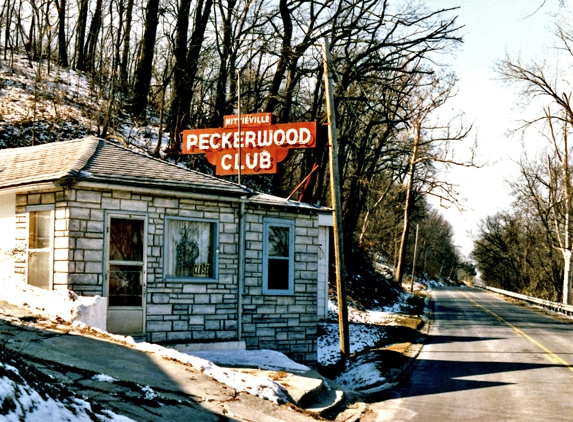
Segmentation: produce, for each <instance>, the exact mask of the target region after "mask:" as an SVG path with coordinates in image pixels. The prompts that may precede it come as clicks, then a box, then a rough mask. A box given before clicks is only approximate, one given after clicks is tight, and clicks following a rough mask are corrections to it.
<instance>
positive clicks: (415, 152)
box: [396, 74, 476, 284]
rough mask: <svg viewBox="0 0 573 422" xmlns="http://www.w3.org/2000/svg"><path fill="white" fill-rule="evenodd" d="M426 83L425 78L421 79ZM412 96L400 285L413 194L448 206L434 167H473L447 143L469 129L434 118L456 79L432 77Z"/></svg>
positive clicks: (449, 196) (445, 187)
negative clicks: (444, 202) (460, 159)
mask: <svg viewBox="0 0 573 422" xmlns="http://www.w3.org/2000/svg"><path fill="white" fill-rule="evenodd" d="M423 79H426V78H423ZM428 79H429V80H427V82H426V83H425V84H420V85H419V88H417V89H416V90H414V91H413V92H412V97H411V100H410V109H411V115H410V120H409V122H410V128H409V131H408V139H407V140H408V143H409V144H410V145H411V152H410V156H409V160H408V175H407V178H406V185H405V187H404V190H405V195H406V198H405V200H404V220H403V229H402V237H401V240H400V252H399V255H398V264H397V268H396V281H397V282H398V283H399V284H400V283H401V282H402V278H403V276H404V268H405V257H406V245H407V241H408V233H409V230H410V217H411V213H412V206H413V198H414V196H413V194H414V191H415V190H417V191H418V192H424V193H425V194H430V195H436V196H439V197H441V198H443V199H446V200H448V201H450V202H454V203H455V202H456V196H455V192H454V191H453V190H452V189H451V184H449V183H448V182H446V181H441V180H440V179H439V178H438V177H437V176H436V169H435V166H436V165H439V164H441V165H445V166H452V165H459V166H475V165H476V164H475V163H474V159H473V154H472V156H471V157H470V158H469V159H467V160H463V161H458V160H456V159H455V157H454V156H453V154H452V150H451V146H450V145H451V143H452V142H457V141H463V140H464V139H466V138H467V136H468V134H469V132H470V130H471V127H469V128H466V127H464V126H463V124H460V123H458V122H454V121H453V119H450V120H447V121H446V122H445V124H444V123H440V120H439V118H438V117H439V116H437V114H438V112H439V110H440V108H441V107H442V106H443V105H444V104H446V102H447V101H448V100H449V99H450V98H451V96H452V94H453V90H454V87H455V82H456V79H455V77H454V76H453V75H452V74H450V75H443V76H442V75H439V76H438V75H435V76H433V77H430V78H428Z"/></svg>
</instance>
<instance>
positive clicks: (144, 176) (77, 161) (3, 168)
mask: <svg viewBox="0 0 573 422" xmlns="http://www.w3.org/2000/svg"><path fill="white" fill-rule="evenodd" d="M76 180H79V181H91V182H99V183H105V184H118V185H128V186H137V187H150V188H161V189H168V190H177V191H186V192H198V193H211V194H217V195H228V196H242V195H249V196H250V195H252V194H253V192H252V191H251V190H249V189H247V188H246V187H243V186H241V185H238V184H236V183H232V182H229V181H227V180H224V179H219V178H216V177H213V176H209V175H206V174H203V173H199V172H196V171H192V170H187V169H184V168H182V167H179V166H176V165H174V164H170V163H167V162H165V161H162V160H159V159H156V158H153V157H150V156H147V155H143V154H139V153H137V152H134V151H132V150H130V149H127V148H124V147H122V146H120V145H118V144H116V143H114V142H111V141H106V140H103V139H99V138H96V137H88V138H84V139H76V140H72V141H63V142H55V143H50V144H44V145H38V146H32V147H23V148H12V149H4V150H1V151H0V189H3V188H11V187H24V186H26V185H33V184H38V183H44V182H55V183H61V184H63V183H69V182H74V181H76Z"/></svg>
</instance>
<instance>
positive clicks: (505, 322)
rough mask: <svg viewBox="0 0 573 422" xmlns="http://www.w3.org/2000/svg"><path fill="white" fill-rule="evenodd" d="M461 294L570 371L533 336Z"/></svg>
mask: <svg viewBox="0 0 573 422" xmlns="http://www.w3.org/2000/svg"><path fill="white" fill-rule="evenodd" d="M462 294H463V295H464V296H465V297H466V298H467V299H468V300H469V301H470V302H472V303H473V304H474V305H476V306H477V307H478V308H481V309H483V310H484V311H486V312H487V313H489V314H491V315H493V316H494V317H495V318H497V319H498V320H499V321H501V322H503V323H504V324H507V325H508V326H510V327H511V328H512V329H513V331H515V333H516V334H517V335H518V336H521V337H525V338H526V339H528V340H529V341H530V342H532V343H533V344H535V345H536V346H537V347H539V348H540V349H542V350H543V351H544V352H546V353H547V355H546V357H547V358H548V359H549V360H550V361H552V362H554V363H560V364H562V365H563V366H566V367H567V368H569V370H570V371H573V366H571V365H569V364H568V363H567V362H566V361H564V360H563V359H561V358H560V357H559V356H557V355H556V354H555V353H553V352H552V351H551V350H549V349H548V348H547V347H545V346H544V345H543V344H541V343H539V342H538V341H537V340H535V339H534V338H532V337H530V336H528V335H527V334H525V333H524V332H523V331H521V330H520V329H519V328H517V327H516V326H514V325H512V324H511V323H509V322H507V321H506V320H505V319H503V318H502V317H500V316H499V315H497V314H496V313H495V312H493V311H490V310H489V309H487V308H486V307H485V306H482V305H480V304H479V303H477V302H476V301H475V300H473V299H472V298H471V297H469V296H468V295H467V294H466V293H464V292H462Z"/></svg>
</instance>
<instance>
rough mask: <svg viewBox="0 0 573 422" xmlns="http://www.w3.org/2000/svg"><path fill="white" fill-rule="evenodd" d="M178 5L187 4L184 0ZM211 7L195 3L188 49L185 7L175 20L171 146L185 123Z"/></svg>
mask: <svg viewBox="0 0 573 422" xmlns="http://www.w3.org/2000/svg"><path fill="white" fill-rule="evenodd" d="M182 3H189V2H188V1H187V0H184V1H183V2H182ZM182 6H183V5H182ZM212 6H213V0H199V1H198V2H197V7H196V10H195V21H194V27H193V33H192V34H191V40H190V41H189V49H188V50H187V31H188V29H189V8H190V6H189V5H187V13H186V14H185V15H184V16H181V18H183V17H185V21H180V20H179V19H178V32H177V51H176V53H175V69H174V72H173V75H174V77H173V85H174V98H173V102H172V103H171V113H170V117H169V118H170V121H169V143H170V146H171V147H173V146H174V145H175V144H176V141H177V136H178V134H179V132H180V131H181V130H182V129H183V128H184V127H185V125H186V124H187V123H188V118H189V108H190V106H191V98H192V96H193V87H194V84H195V77H196V75H197V69H198V68H199V64H198V62H199V55H200V53H201V48H202V47H203V40H204V39H205V29H206V27H207V23H208V21H209V16H210V15H211V8H212ZM180 14H181V12H180ZM180 25H181V26H180Z"/></svg>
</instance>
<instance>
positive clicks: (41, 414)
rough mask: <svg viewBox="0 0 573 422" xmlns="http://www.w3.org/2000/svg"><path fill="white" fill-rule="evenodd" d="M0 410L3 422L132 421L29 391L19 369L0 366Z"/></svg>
mask: <svg viewBox="0 0 573 422" xmlns="http://www.w3.org/2000/svg"><path fill="white" fill-rule="evenodd" d="M0 409H2V416H1V419H2V420H3V421H6V422H21V421H26V422H44V421H77V422H83V421H85V422H93V421H101V422H128V421H133V419H130V418H127V417H125V416H121V415H117V414H115V413H113V412H111V411H109V410H102V411H100V412H98V411H95V410H94V409H92V406H91V404H90V403H88V402H87V401H85V400H82V399H79V398H77V397H72V398H67V399H65V400H61V399H60V400H56V399H53V398H51V397H50V396H49V395H48V394H46V393H45V392H43V393H41V392H38V391H37V390H35V389H34V388H33V387H31V386H30V385H29V384H28V383H27V382H26V381H25V380H24V379H23V378H22V377H21V376H20V373H19V372H18V369H17V368H15V367H13V366H11V365H8V364H4V363H2V362H0Z"/></svg>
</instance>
